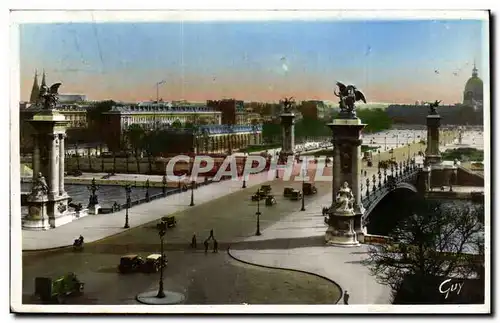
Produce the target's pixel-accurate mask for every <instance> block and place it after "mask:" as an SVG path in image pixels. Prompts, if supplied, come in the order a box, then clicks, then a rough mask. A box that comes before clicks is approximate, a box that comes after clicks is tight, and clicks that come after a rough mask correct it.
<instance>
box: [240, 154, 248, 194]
mask: <svg viewBox="0 0 500 323" xmlns="http://www.w3.org/2000/svg"><path fill="white" fill-rule="evenodd" d="M246 165H247V155H246V153H245V158H244V161H243V186H242V187H241V188H247V180H246V177H245V167H246Z"/></svg>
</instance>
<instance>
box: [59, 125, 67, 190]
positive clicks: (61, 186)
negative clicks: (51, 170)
mask: <svg viewBox="0 0 500 323" xmlns="http://www.w3.org/2000/svg"><path fill="white" fill-rule="evenodd" d="M65 137H66V134H64V133H62V134H59V195H64V193H65V192H64V159H65V156H64V152H65V151H64V142H65V140H64V138H65Z"/></svg>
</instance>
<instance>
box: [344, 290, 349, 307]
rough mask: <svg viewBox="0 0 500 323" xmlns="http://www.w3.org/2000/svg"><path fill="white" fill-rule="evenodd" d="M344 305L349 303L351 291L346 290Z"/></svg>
mask: <svg viewBox="0 0 500 323" xmlns="http://www.w3.org/2000/svg"><path fill="white" fill-rule="evenodd" d="M344 305H349V293H347V291H344Z"/></svg>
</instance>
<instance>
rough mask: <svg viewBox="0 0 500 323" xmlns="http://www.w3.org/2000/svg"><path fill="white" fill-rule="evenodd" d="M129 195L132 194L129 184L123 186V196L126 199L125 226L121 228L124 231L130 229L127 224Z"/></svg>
mask: <svg viewBox="0 0 500 323" xmlns="http://www.w3.org/2000/svg"><path fill="white" fill-rule="evenodd" d="M130 193H132V186H131V185H130V184H126V185H125V195H126V198H127V202H126V203H125V225H124V226H123V228H124V229H128V228H130V226H129V224H128V209H129V208H130Z"/></svg>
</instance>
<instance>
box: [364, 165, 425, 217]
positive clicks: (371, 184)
mask: <svg viewBox="0 0 500 323" xmlns="http://www.w3.org/2000/svg"><path fill="white" fill-rule="evenodd" d="M420 173H421V167H419V166H418V165H417V164H416V163H415V161H414V160H411V161H403V162H400V163H398V164H397V165H393V166H392V167H390V168H384V169H379V170H378V171H377V172H376V173H372V174H368V176H367V178H366V179H365V183H364V184H363V183H361V184H360V192H361V203H362V204H363V207H364V209H365V212H364V214H363V219H362V222H363V223H365V222H367V221H366V220H367V219H368V217H369V216H370V213H371V212H372V211H373V210H374V209H375V207H376V206H377V205H378V204H379V202H380V201H382V200H383V199H384V198H385V197H386V196H387V195H389V193H391V192H393V191H395V190H409V191H411V192H414V193H419V192H422V190H419V185H418V184H419V174H420ZM370 175H371V178H369V177H370Z"/></svg>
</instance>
